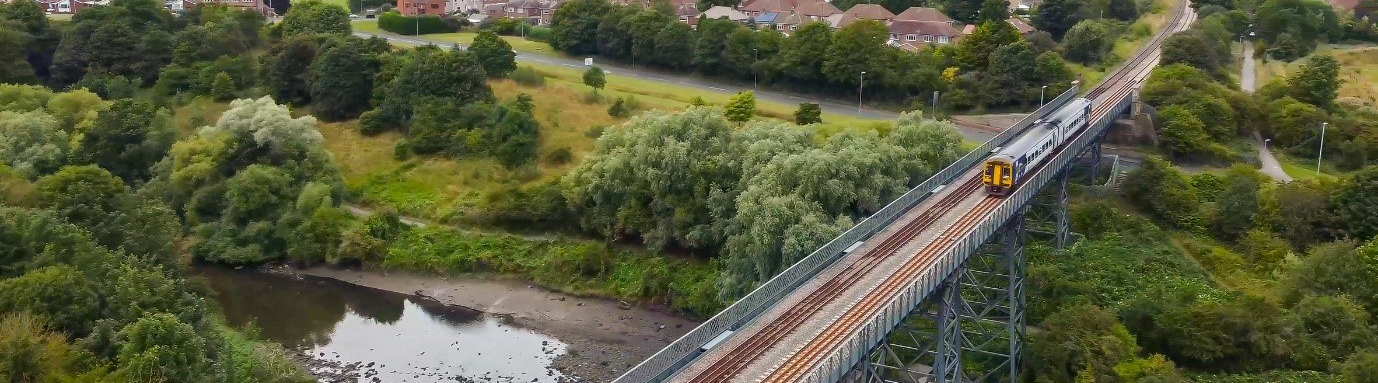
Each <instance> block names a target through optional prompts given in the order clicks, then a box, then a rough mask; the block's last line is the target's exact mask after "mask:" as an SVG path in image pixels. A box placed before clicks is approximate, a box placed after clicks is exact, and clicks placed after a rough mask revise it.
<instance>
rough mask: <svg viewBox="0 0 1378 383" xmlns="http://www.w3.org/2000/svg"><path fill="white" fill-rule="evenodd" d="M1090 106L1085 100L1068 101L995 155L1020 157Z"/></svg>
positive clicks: (1010, 157)
mask: <svg viewBox="0 0 1378 383" xmlns="http://www.w3.org/2000/svg"><path fill="white" fill-rule="evenodd" d="M1090 105H1091V101H1089V100H1087V99H1085V98H1076V99H1073V100H1072V101H1068V102H1067V104H1066V105H1063V107H1062V108H1061V109H1058V110H1055V111H1053V112H1052V113H1049V114H1048V116H1046V117H1044V118H1042V119H1039V120H1038V121H1035V122H1034V123H1033V126H1031V127H1029V129H1028V130H1026V131H1025V132H1024V134H1023V135H1021V136H1019V137H1015V138H1014V139H1013V140H1011V141H1010V142H1009V143H1008V144H1005V145H1004V146H1003V147H1002V148H1001V149H1000V150H999V151H998V152H996V153H995V156H1004V157H1008V158H1009V159H1010V160H1013V159H1014V158H1016V157H1019V155H1020V154H1023V153H1026V152H1028V151H1029V150H1030V149H1033V147H1034V145H1038V144H1039V143H1041V142H1043V138H1045V137H1047V136H1048V134H1049V133H1052V131H1051V130H1052V129H1055V128H1056V126H1057V125H1059V124H1061V123H1062V122H1063V121H1069V120H1074V119H1076V118H1077V116H1078V115H1079V114H1083V113H1086V107H1087V106H1090Z"/></svg>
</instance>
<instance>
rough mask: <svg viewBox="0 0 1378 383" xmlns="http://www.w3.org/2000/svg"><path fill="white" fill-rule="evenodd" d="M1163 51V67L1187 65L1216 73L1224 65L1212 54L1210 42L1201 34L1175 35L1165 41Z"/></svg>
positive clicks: (1182, 33) (1184, 33)
mask: <svg viewBox="0 0 1378 383" xmlns="http://www.w3.org/2000/svg"><path fill="white" fill-rule="evenodd" d="M1162 50H1163V53H1162V59H1161V61H1160V62H1161V63H1162V65H1172V64H1186V65H1189V66H1191V67H1194V68H1197V69H1200V70H1202V71H1206V72H1211V73H1214V72H1216V71H1218V70H1220V68H1221V65H1223V64H1224V63H1222V62H1220V60H1219V58H1217V57H1215V55H1213V54H1212V52H1213V49H1212V48H1211V46H1210V42H1208V41H1206V39H1205V37H1203V36H1202V35H1201V34H1200V33H1191V31H1187V32H1179V33H1174V34H1172V35H1171V36H1168V38H1167V39H1164V40H1163V45H1162Z"/></svg>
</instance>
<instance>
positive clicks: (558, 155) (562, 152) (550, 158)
mask: <svg viewBox="0 0 1378 383" xmlns="http://www.w3.org/2000/svg"><path fill="white" fill-rule="evenodd" d="M572 160H574V153H572V152H570V150H569V147H567V146H561V147H559V148H556V149H555V150H552V151H550V154H546V155H545V162H546V163H549V164H551V165H564V164H568V163H569V161H572Z"/></svg>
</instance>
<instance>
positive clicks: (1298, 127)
mask: <svg viewBox="0 0 1378 383" xmlns="http://www.w3.org/2000/svg"><path fill="white" fill-rule="evenodd" d="M1327 120H1328V118H1327V116H1326V114H1325V111H1323V110H1321V109H1320V108H1318V107H1316V106H1313V105H1310V104H1307V103H1304V102H1300V101H1297V100H1296V99H1293V98H1291V97H1283V98H1282V99H1280V100H1277V101H1273V102H1272V103H1270V104H1268V129H1267V131H1265V133H1267V134H1269V135H1270V136H1272V139H1273V142H1275V143H1277V145H1278V146H1279V147H1283V148H1290V147H1295V146H1298V145H1302V144H1305V143H1308V142H1312V141H1313V140H1315V139H1317V138H1319V136H1320V130H1321V123H1323V122H1326V121H1327ZM1315 142H1316V143H1319V140H1315Z"/></svg>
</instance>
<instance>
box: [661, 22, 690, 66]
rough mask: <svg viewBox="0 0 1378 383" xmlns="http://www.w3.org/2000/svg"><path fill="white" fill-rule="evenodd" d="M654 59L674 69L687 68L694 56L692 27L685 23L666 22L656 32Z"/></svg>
mask: <svg viewBox="0 0 1378 383" xmlns="http://www.w3.org/2000/svg"><path fill="white" fill-rule="evenodd" d="M655 46H656V54H655V56H653V57H654V60H655V62H656V63H659V64H660V65H664V66H666V67H669V68H674V69H684V68H687V67H688V66H689V65H690V64H691V63H693V58H694V28H693V27H690V26H689V24H685V23H679V22H675V23H667V24H665V27H664V28H661V30H660V32H659V33H657V34H656V40H655Z"/></svg>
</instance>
